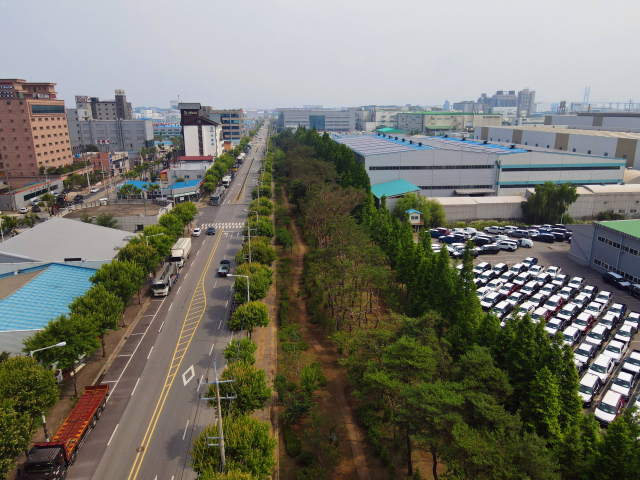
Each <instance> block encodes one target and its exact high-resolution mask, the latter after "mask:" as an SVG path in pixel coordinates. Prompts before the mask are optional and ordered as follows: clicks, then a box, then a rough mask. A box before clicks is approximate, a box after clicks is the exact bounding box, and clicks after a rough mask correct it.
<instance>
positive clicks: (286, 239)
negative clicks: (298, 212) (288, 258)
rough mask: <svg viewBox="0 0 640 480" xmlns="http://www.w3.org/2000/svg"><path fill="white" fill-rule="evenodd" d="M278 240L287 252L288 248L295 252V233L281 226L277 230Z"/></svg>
mask: <svg viewBox="0 0 640 480" xmlns="http://www.w3.org/2000/svg"><path fill="white" fill-rule="evenodd" d="M276 240H277V241H278V243H279V244H280V245H282V249H283V251H285V252H286V251H287V249H289V251H290V252H292V253H293V244H294V243H295V237H294V236H293V233H291V232H290V231H289V230H287V229H286V228H279V229H278V230H277V231H276Z"/></svg>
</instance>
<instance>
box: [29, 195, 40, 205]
mask: <svg viewBox="0 0 640 480" xmlns="http://www.w3.org/2000/svg"><path fill="white" fill-rule="evenodd" d="M39 203H40V197H33V198H32V199H31V205H37V204H39Z"/></svg>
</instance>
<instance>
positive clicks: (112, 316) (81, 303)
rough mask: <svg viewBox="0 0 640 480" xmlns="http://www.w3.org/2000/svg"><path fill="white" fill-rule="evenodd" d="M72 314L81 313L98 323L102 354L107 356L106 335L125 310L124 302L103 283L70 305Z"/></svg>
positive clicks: (114, 327) (114, 326) (113, 328)
mask: <svg viewBox="0 0 640 480" xmlns="http://www.w3.org/2000/svg"><path fill="white" fill-rule="evenodd" d="M69 311H70V312H71V314H76V315H81V316H83V317H84V318H87V319H90V320H91V321H92V322H94V323H95V325H96V330H97V332H98V335H100V340H101V342H102V356H103V357H106V355H107V352H106V344H105V341H104V336H105V334H106V333H107V332H108V331H109V330H115V329H116V327H117V326H118V320H119V319H120V316H121V315H122V312H123V311H124V303H123V301H122V299H121V298H120V297H118V296H117V295H116V294H115V293H111V292H109V291H107V289H106V288H105V287H104V286H103V285H95V286H93V287H91V288H90V289H89V290H87V292H86V293H85V294H84V295H82V296H81V297H77V298H76V299H75V300H74V301H73V302H71V304H70V305H69Z"/></svg>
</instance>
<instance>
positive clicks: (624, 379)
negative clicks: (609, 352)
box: [611, 372, 638, 398]
mask: <svg viewBox="0 0 640 480" xmlns="http://www.w3.org/2000/svg"><path fill="white" fill-rule="evenodd" d="M637 379H638V377H637V376H636V375H632V374H630V373H627V372H620V373H618V375H617V376H616V378H614V379H613V380H612V381H611V390H613V391H614V392H618V393H619V394H621V395H622V396H623V397H624V398H629V395H631V392H633V387H635V386H636V380H637Z"/></svg>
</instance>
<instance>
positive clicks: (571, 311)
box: [557, 303, 580, 322]
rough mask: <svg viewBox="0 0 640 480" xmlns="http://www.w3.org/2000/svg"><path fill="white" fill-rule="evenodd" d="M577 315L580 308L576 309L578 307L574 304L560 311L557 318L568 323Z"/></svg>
mask: <svg viewBox="0 0 640 480" xmlns="http://www.w3.org/2000/svg"><path fill="white" fill-rule="evenodd" d="M579 313H580V307H578V305H576V304H575V303H569V304H567V305H565V306H564V307H562V308H561V309H560V311H559V312H558V315H557V317H558V318H561V319H562V320H567V321H568V322H570V321H571V320H573V319H574V318H575V317H577V316H578V314H579Z"/></svg>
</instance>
